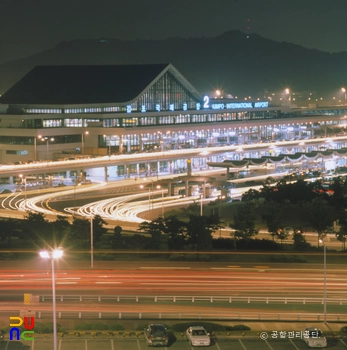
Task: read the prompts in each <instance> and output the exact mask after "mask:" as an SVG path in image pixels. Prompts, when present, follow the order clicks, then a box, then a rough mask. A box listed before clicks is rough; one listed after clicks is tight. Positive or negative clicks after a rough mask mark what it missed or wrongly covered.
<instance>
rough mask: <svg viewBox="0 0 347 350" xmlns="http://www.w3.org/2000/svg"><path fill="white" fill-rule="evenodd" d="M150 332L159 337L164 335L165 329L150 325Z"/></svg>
mask: <svg viewBox="0 0 347 350" xmlns="http://www.w3.org/2000/svg"><path fill="white" fill-rule="evenodd" d="M151 334H152V335H154V336H156V337H159V336H163V335H165V334H166V331H165V328H164V327H152V329H151Z"/></svg>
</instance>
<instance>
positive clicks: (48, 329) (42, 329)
mask: <svg viewBox="0 0 347 350" xmlns="http://www.w3.org/2000/svg"><path fill="white" fill-rule="evenodd" d="M34 331H35V333H39V334H45V333H53V323H40V322H35V328H34ZM57 331H58V332H63V331H64V329H63V328H62V327H61V326H60V324H57Z"/></svg>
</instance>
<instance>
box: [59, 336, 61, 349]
mask: <svg viewBox="0 0 347 350" xmlns="http://www.w3.org/2000/svg"><path fill="white" fill-rule="evenodd" d="M58 348H59V350H61V338H60V339H59V346H58Z"/></svg>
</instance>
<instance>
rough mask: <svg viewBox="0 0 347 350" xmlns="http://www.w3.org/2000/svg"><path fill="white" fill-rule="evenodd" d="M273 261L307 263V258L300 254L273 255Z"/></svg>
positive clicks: (271, 258)
mask: <svg viewBox="0 0 347 350" xmlns="http://www.w3.org/2000/svg"><path fill="white" fill-rule="evenodd" d="M270 261H271V262H282V263H306V262H307V260H306V259H305V258H304V257H303V256H299V255H273V256H271V257H270Z"/></svg>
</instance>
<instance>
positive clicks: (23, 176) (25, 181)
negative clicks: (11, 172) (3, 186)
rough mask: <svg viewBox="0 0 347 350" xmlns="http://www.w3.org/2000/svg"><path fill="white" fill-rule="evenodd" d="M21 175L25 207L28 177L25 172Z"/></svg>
mask: <svg viewBox="0 0 347 350" xmlns="http://www.w3.org/2000/svg"><path fill="white" fill-rule="evenodd" d="M19 177H20V178H21V179H22V185H23V184H24V207H25V205H26V202H27V178H26V177H25V175H23V174H20V175H19Z"/></svg>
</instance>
